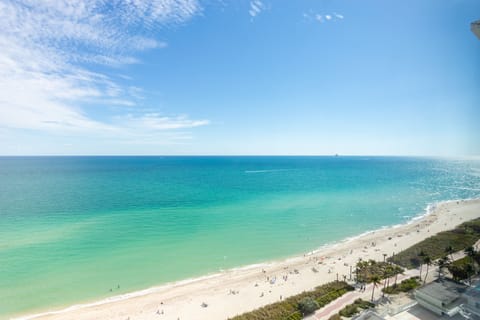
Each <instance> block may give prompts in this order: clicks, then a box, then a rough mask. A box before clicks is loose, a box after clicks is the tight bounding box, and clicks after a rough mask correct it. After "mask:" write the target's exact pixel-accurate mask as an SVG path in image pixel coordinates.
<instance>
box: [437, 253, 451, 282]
mask: <svg viewBox="0 0 480 320" xmlns="http://www.w3.org/2000/svg"><path fill="white" fill-rule="evenodd" d="M449 264H450V260H449V259H448V256H444V257H442V258H440V259H438V261H437V266H438V277H439V278H441V277H442V274H443V269H445V268H446V267H447V266H448V265H449Z"/></svg>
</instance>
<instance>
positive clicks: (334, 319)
mask: <svg viewBox="0 0 480 320" xmlns="http://www.w3.org/2000/svg"><path fill="white" fill-rule="evenodd" d="M374 306H375V305H374V304H373V303H371V302H368V301H365V300H362V299H357V300H355V301H354V302H353V303H352V304H349V305H346V306H345V307H344V308H343V309H342V310H340V311H339V312H338V313H337V314H334V315H333V316H331V317H330V318H329V319H328V320H338V319H341V317H346V318H351V317H353V316H354V315H356V314H357V313H359V312H360V311H361V310H365V309H370V308H373V307H374Z"/></svg>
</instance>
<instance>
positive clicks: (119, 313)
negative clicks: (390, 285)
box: [17, 199, 480, 320]
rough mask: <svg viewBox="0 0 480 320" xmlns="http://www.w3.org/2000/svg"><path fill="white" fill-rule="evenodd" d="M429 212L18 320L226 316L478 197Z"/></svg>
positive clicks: (477, 208)
mask: <svg viewBox="0 0 480 320" xmlns="http://www.w3.org/2000/svg"><path fill="white" fill-rule="evenodd" d="M428 211H429V212H428V214H426V215H424V216H423V217H421V218H417V219H414V220H412V221H411V222H409V223H408V224H405V225H400V226H395V227H391V228H385V229H381V230H377V231H372V232H369V233H366V234H363V235H361V236H358V237H356V238H352V239H347V240H344V241H342V242H339V243H337V244H334V245H329V246H325V247H322V248H320V249H318V250H316V251H314V252H309V253H306V254H304V255H301V256H297V257H293V258H289V259H285V260H282V261H273V262H268V263H263V264H258V265H253V266H248V267H244V268H238V269H232V270H227V271H224V272H222V273H218V274H214V275H210V276H206V277H202V278H198V279H190V280H185V281H180V282H176V283H171V284H166V285H162V286H158V287H154V288H150V289H147V290H143V291H140V292H134V293H131V294H127V295H122V296H117V297H112V298H109V299H106V300H102V301H98V302H92V303H89V304H84V305H77V306H72V307H69V308H66V309H64V310H58V311H51V312H46V313H42V314H37V315H30V316H24V317H21V318H17V319H78V320H83V319H112V320H113V319H119V320H120V319H121V320H127V319H129V320H134V319H169V320H170V319H171V320H178V319H181V320H184V319H188V320H190V319H195V320H202V319H210V320H212V319H219V320H220V319H227V318H229V317H233V316H235V315H238V314H241V313H244V312H247V311H250V310H253V309H256V308H258V307H261V306H263V305H266V304H269V303H272V302H275V301H279V300H280V299H282V298H285V297H288V296H291V295H294V294H297V293H300V292H302V291H306V290H311V289H312V288H314V287H316V286H318V285H321V284H323V283H326V282H330V281H333V280H335V279H337V276H338V279H339V280H342V279H344V278H346V279H347V280H348V279H349V278H350V270H351V269H352V270H354V266H355V263H356V262H357V261H358V260H359V258H362V259H364V260H365V259H375V260H383V259H384V255H388V256H390V255H392V254H393V253H394V252H399V251H402V250H403V249H406V248H407V247H409V246H411V245H412V244H414V243H416V242H419V241H421V240H423V239H425V238H427V237H429V236H432V235H434V234H436V233H438V232H441V231H444V230H448V229H452V228H454V227H455V226H457V225H459V224H461V223H462V222H464V221H468V220H471V219H474V218H478V217H480V199H476V200H465V201H463V200H460V201H448V202H442V203H440V204H437V205H436V206H435V207H432V208H430V209H429V210H428ZM352 276H353V275H352Z"/></svg>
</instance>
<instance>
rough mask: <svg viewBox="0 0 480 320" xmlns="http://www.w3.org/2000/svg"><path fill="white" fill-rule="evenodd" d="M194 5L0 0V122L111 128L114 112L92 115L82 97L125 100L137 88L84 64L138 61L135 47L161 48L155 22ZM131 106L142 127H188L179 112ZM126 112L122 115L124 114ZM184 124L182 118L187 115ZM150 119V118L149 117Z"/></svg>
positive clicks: (175, 20)
mask: <svg viewBox="0 0 480 320" xmlns="http://www.w3.org/2000/svg"><path fill="white" fill-rule="evenodd" d="M200 10H201V8H200V5H199V3H198V2H197V0H153V1H147V0H111V1H103V0H84V1H68V0H45V1H37V0H15V1H14V0H5V1H2V2H0V48H2V49H1V50H0V87H1V88H2V90H0V128H3V129H5V128H11V129H28V130H42V131H49V132H52V131H56V132H82V131H92V130H93V131H98V132H114V131H120V130H122V129H123V128H125V127H128V128H133V127H134V126H135V125H128V124H126V123H124V122H121V121H118V118H115V117H112V118H111V119H104V120H101V121H100V120H98V119H95V118H93V117H91V116H89V114H88V112H86V111H85V109H84V108H82V107H81V106H82V104H83V103H92V101H93V102H101V103H100V104H111V105H118V106H130V107H131V106H133V105H135V104H136V101H137V100H138V98H139V97H140V96H141V93H140V92H141V89H139V88H136V87H133V86H132V87H125V86H124V85H120V84H119V83H120V82H118V81H117V80H118V78H117V80H116V79H113V78H112V77H111V76H108V75H106V74H102V73H99V72H96V71H92V70H94V69H96V68H94V66H95V65H105V66H108V67H117V66H120V65H126V64H135V63H139V61H138V60H137V58H136V57H135V54H136V53H138V52H140V51H144V50H151V49H160V48H165V47H166V46H167V43H166V42H164V41H160V40H158V39H155V38H153V36H152V35H153V34H154V31H156V30H157V29H158V28H160V27H163V26H166V25H171V24H180V23H183V22H185V21H187V20H189V19H191V18H192V17H193V16H194V15H196V14H197V13H198V12H199V11H200ZM138 112H140V114H138V115H137V116H136V117H134V118H132V119H131V120H132V121H133V122H134V124H135V123H137V122H138V121H140V120H139V119H143V121H146V122H145V123H147V122H148V121H147V120H148V119H150V123H149V124H150V126H149V127H148V128H150V129H152V130H153V129H155V128H157V129H159V130H166V129H176V128H181V127H182V124H183V127H182V128H186V127H194V126H198V125H203V124H206V123H208V122H205V121H204V120H202V121H203V122H202V121H195V120H188V118H187V117H180V118H179V117H163V118H162V117H160V116H159V115H156V116H155V117H154V116H153V115H152V114H144V115H142V114H141V111H138ZM126 118H128V116H125V119H126ZM188 121H191V123H190V124H191V125H190V126H189V125H188V124H189V122H188ZM154 124H155V125H154Z"/></svg>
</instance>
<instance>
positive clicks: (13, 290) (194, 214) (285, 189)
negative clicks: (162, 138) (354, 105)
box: [0, 157, 480, 318]
mask: <svg viewBox="0 0 480 320" xmlns="http://www.w3.org/2000/svg"><path fill="white" fill-rule="evenodd" d="M479 196H480V162H478V161H459V160H455V161H454V160H448V161H447V160H438V159H415V158H381V157H32V158H18V157H4V158H0V318H2V317H3V318H7V317H9V316H12V315H16V314H25V313H30V312H40V311H44V310H49V309H52V308H58V307H63V306H67V305H70V304H74V303H78V302H85V301H91V300H96V299H98V298H101V297H106V296H110V295H117V294H120V293H125V292H130V291H133V290H139V289H144V288H148V287H150V286H152V285H157V284H161V283H165V282H170V281H174V280H180V279H185V278H188V277H193V276H199V275H204V274H207V273H213V272H216V271H218V270H220V269H226V268H230V267H236V266H241V265H247V264H252V263H256V262H261V261H265V260H271V259H274V258H280V257H286V256H290V255H293V254H298V253H301V252H305V251H308V250H311V249H314V248H317V247H319V246H321V245H323V244H326V243H329V242H333V241H337V240H340V239H343V238H345V237H348V236H354V235H358V234H360V233H362V232H365V231H367V230H372V229H376V228H379V227H381V226H386V225H393V224H398V223H403V222H406V221H407V220H408V219H410V218H412V217H413V216H415V215H418V214H421V213H423V211H424V209H425V208H426V206H427V205H428V204H429V203H433V202H437V201H440V200H447V199H457V198H474V197H479ZM118 286H120V288H118ZM110 289H112V291H110Z"/></svg>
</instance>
